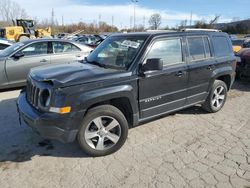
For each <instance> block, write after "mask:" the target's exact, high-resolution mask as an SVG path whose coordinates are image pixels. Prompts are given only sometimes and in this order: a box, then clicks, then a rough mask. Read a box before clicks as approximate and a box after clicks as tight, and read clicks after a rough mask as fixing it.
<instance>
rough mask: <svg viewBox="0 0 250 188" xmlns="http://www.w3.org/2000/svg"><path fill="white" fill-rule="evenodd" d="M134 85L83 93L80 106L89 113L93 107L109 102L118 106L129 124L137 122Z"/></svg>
mask: <svg viewBox="0 0 250 188" xmlns="http://www.w3.org/2000/svg"><path fill="white" fill-rule="evenodd" d="M133 93H134V91H133V88H132V86H118V87H112V88H104V89H98V90H95V91H93V92H91V91H90V92H86V93H83V95H81V97H80V99H79V100H80V104H81V105H80V108H81V109H85V113H87V112H88V111H89V110H90V109H91V108H93V107H96V106H100V105H105V104H109V105H112V106H114V107H116V108H118V109H119V110H120V111H121V112H122V113H123V114H124V116H125V117H126V119H127V121H128V123H129V126H130V127H132V126H133V125H135V124H137V122H138V119H137V118H136V114H138V106H137V102H136V97H135V96H134V95H133Z"/></svg>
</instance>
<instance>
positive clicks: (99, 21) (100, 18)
mask: <svg viewBox="0 0 250 188" xmlns="http://www.w3.org/2000/svg"><path fill="white" fill-rule="evenodd" d="M101 20H102V15H101V14H99V18H98V25H99V28H100V26H101Z"/></svg>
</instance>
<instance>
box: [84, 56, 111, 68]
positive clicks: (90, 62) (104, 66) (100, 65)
mask: <svg viewBox="0 0 250 188" xmlns="http://www.w3.org/2000/svg"><path fill="white" fill-rule="evenodd" d="M85 61H86V62H87V63H89V64H92V65H97V66H99V67H103V68H107V66H106V65H105V64H102V63H99V62H97V61H89V60H88V59H87V57H85Z"/></svg>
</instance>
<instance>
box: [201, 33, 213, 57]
mask: <svg viewBox="0 0 250 188" xmlns="http://www.w3.org/2000/svg"><path fill="white" fill-rule="evenodd" d="M203 41H204V47H205V55H206V58H209V57H211V48H210V45H209V41H208V38H207V37H203Z"/></svg>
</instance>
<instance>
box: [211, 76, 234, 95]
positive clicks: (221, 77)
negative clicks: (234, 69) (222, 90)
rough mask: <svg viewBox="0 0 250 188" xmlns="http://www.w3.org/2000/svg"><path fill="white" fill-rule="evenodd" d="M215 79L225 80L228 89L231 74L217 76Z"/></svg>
mask: <svg viewBox="0 0 250 188" xmlns="http://www.w3.org/2000/svg"><path fill="white" fill-rule="evenodd" d="M215 80H221V81H223V82H225V84H226V85H227V90H228V91H229V90H230V87H231V76H230V75H223V76H219V77H218V78H216V79H215Z"/></svg>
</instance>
